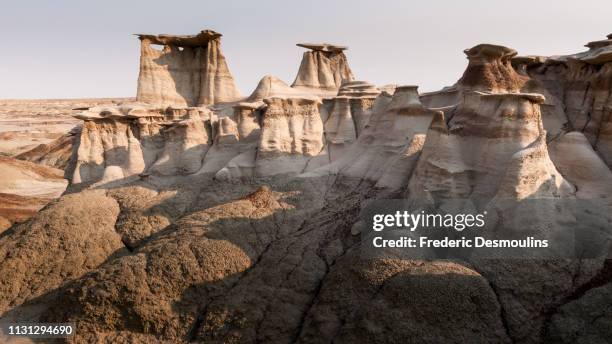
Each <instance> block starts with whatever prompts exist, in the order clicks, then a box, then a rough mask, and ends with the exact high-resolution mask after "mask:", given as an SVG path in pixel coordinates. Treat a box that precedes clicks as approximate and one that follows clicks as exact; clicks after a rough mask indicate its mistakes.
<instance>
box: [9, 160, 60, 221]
mask: <svg viewBox="0 0 612 344" xmlns="http://www.w3.org/2000/svg"><path fill="white" fill-rule="evenodd" d="M0 170H1V171H2V178H1V179H0V232H2V231H3V230H5V229H6V228H8V227H10V226H11V224H13V223H16V222H23V221H25V220H27V219H28V218H30V217H31V216H33V215H34V214H35V213H36V212H37V211H39V210H40V209H41V208H42V207H44V206H45V205H46V204H47V203H49V202H51V201H52V200H53V199H55V198H58V197H60V196H61V194H62V193H63V192H64V190H65V189H66V186H67V185H68V181H67V180H65V179H63V176H64V173H63V171H62V170H59V169H56V168H53V167H49V166H43V165H37V164H35V163H32V162H29V161H21V160H17V159H13V158H8V157H1V156H0Z"/></svg>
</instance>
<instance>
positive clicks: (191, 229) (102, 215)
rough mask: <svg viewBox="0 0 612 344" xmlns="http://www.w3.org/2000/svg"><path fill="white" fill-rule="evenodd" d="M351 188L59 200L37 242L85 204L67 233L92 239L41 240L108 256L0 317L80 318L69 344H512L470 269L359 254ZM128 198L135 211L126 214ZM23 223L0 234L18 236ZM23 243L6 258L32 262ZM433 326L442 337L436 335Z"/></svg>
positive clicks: (353, 184)
mask: <svg viewBox="0 0 612 344" xmlns="http://www.w3.org/2000/svg"><path fill="white" fill-rule="evenodd" d="M358 183H359V182H358V181H357V180H353V181H349V180H344V181H339V180H336V181H334V180H333V179H327V178H319V179H306V180H301V181H295V180H293V181H285V182H283V183H281V184H282V185H272V186H271V187H266V186H263V187H259V188H257V189H255V191H251V192H249V189H250V190H253V189H254V188H255V185H253V186H248V185H244V186H242V187H234V189H233V190H232V191H230V192H228V191H227V190H228V189H229V188H228V186H229V185H218V183H217V185H216V186H215V185H212V184H209V185H199V186H197V187H196V186H195V185H193V183H187V182H186V183H185V184H191V185H190V186H187V185H185V186H183V188H182V189H179V190H176V191H178V192H177V193H174V194H173V196H169V195H168V192H167V191H165V192H164V191H161V190H158V191H152V190H150V189H149V191H144V190H143V187H142V186H141V187H124V188H119V189H114V190H109V191H107V192H104V191H102V190H97V191H86V192H81V193H79V194H76V195H70V196H65V197H64V198H62V200H61V201H60V202H58V203H56V204H54V205H52V206H51V207H49V208H48V209H46V210H45V211H43V212H41V213H40V214H39V215H37V217H35V218H34V219H32V220H31V222H30V224H29V226H30V228H31V232H32V233H39V234H38V235H42V234H40V230H39V229H38V228H46V227H49V226H52V227H57V226H58V225H59V224H52V223H50V221H51V220H53V221H65V222H71V221H72V220H71V219H70V216H71V215H70V214H73V215H74V216H75V217H77V216H79V215H81V214H82V213H80V211H81V210H78V211H77V210H76V209H74V206H75V203H76V202H79V201H82V197H88V198H90V199H92V198H93V200H95V202H91V204H94V203H95V204H98V205H99V207H96V208H97V209H91V208H90V207H88V208H86V209H83V210H82V211H87V212H91V213H92V216H90V219H87V220H84V221H87V222H84V223H75V224H74V225H75V226H78V227H80V228H92V227H91V224H92V223H94V222H98V223H100V225H99V229H98V232H97V233H96V234H95V235H94V234H93V233H89V232H87V233H86V231H85V232H84V231H83V230H82V229H81V230H78V231H77V230H75V229H74V228H72V227H70V228H66V232H61V233H55V232H47V233H45V235H47V236H45V237H44V239H45V240H48V241H50V242H54V240H53V239H52V238H50V237H48V236H49V235H51V234H50V233H54V234H52V235H62V236H65V238H64V240H65V241H69V242H73V241H79V242H82V245H80V246H75V247H73V248H72V251H70V253H71V254H70V255H66V257H74V258H73V259H79V257H82V256H81V254H82V252H84V251H83V250H84V249H86V248H88V246H87V245H92V244H94V245H97V246H101V247H105V248H106V249H97V250H96V251H95V252H98V253H99V254H97V255H95V257H96V259H92V260H91V261H90V262H88V263H86V264H82V263H81V264H76V262H75V263H70V264H68V262H65V263H66V264H64V265H62V266H65V267H66V268H69V267H77V266H78V269H76V271H64V272H63V274H65V275H66V276H67V278H66V279H64V280H62V281H61V282H60V281H56V283H55V284H51V283H43V284H41V285H40V287H39V288H38V289H37V290H36V293H30V294H26V295H21V294H19V293H12V294H9V293H7V294H6V295H7V296H8V297H7V298H6V299H7V300H6V301H5V302H6V303H7V304H8V305H10V306H16V305H19V304H21V303H23V302H24V301H25V302H26V303H25V304H24V305H22V306H20V307H16V308H13V309H12V310H11V311H10V312H8V313H5V314H4V319H11V318H14V317H21V318H23V317H24V316H25V315H27V316H29V317H31V318H32V319H36V320H39V321H60V319H61V320H65V321H76V322H78V324H79V330H78V334H77V336H76V337H73V338H72V339H71V340H70V342H75V343H84V342H108V343H110V342H131V343H148V342H152V341H155V342H157V341H166V342H173V343H179V342H188V341H191V342H219V343H220V342H258V341H259V342H278V343H285V342H304V343H312V342H328V341H332V340H335V341H340V342H354V341H358V340H366V341H376V340H383V341H385V342H393V341H397V340H399V338H407V337H408V336H415V335H416V336H421V337H422V338H423V340H424V341H425V342H430V343H437V342H440V341H452V340H455V339H456V338H461V339H464V340H471V341H475V342H491V341H493V342H509V339H508V337H507V334H506V333H505V330H504V326H503V320H502V317H501V313H500V304H499V303H498V301H497V299H496V296H495V293H494V292H493V290H492V289H491V287H490V286H489V284H488V282H487V280H485V279H484V278H483V277H482V276H480V275H479V274H478V273H477V272H476V271H474V270H472V269H470V268H469V267H466V266H462V265H460V264H456V263H451V262H415V261H401V260H392V259H391V260H389V259H378V260H363V259H361V258H360V257H359V249H358V247H359V239H358V237H355V236H353V235H352V234H351V233H350V229H351V226H352V224H353V220H352V219H354V218H355V217H356V216H357V213H358V212H359V206H358V205H359V202H360V199H361V197H362V196H363V195H364V193H365V192H368V191H367V189H368V188H365V189H364V188H363V187H359V186H358ZM198 187H200V188H201V189H199V190H198V189H197V188H198ZM190 189H191V191H192V192H191V193H189V192H188V191H189V190H190ZM194 189H196V190H194ZM238 189H240V190H238ZM138 190H140V191H138ZM224 190H225V191H224ZM273 190H279V191H273ZM359 190H360V191H359ZM200 192H201V193H204V195H203V196H200V197H199V196H198V193H200ZM240 193H242V194H243V196H237V194H240ZM184 194H191V196H187V199H186V198H185V196H182V195H184ZM213 195H216V201H211V199H213V197H212V196H213ZM245 195H246V196H245ZM139 199H140V200H139ZM142 199H145V201H142ZM153 199H156V200H157V202H153V203H147V200H148V201H151V200H153ZM115 200H116V201H115ZM130 203H131V214H125V215H124V212H126V209H125V207H126V206H127V205H128V204H130ZM186 203H188V204H189V205H187V206H186V205H185V204H186ZM153 204H154V205H153ZM118 205H119V206H118ZM91 207H94V206H91ZM119 208H121V210H119ZM139 208H140V209H141V210H142V212H141V213H140V214H139V216H135V213H134V212H135V211H136V210H137V209H139ZM102 209H106V210H105V211H102ZM118 212H120V214H119V215H117V213H118ZM181 214H182V215H181ZM60 215H62V216H67V217H65V218H59V216H60ZM154 216H158V217H159V216H163V217H166V218H168V219H172V217H173V216H174V217H175V218H177V219H176V220H174V221H173V224H171V225H169V226H167V227H165V228H161V229H160V228H158V229H157V230H156V231H155V234H153V235H151V236H149V237H148V239H147V240H145V241H143V242H141V243H137V244H135V245H134V246H135V247H133V249H132V251H131V252H128V251H127V250H125V249H124V248H122V245H121V243H120V236H121V234H120V233H115V232H114V230H113V224H114V221H115V219H116V218H118V220H117V224H116V225H115V227H116V229H119V228H126V226H128V223H130V222H131V223H142V220H143V218H146V217H154ZM23 228H24V229H25V228H26V227H25V226H24V227H23ZM19 229H20V228H17V230H15V231H14V232H13V231H12V232H11V233H10V236H6V237H4V238H3V240H8V239H9V238H17V237H20V236H21V237H22V236H24V235H25V233H19V232H18V230H19ZM71 233H72V234H71ZM83 234H88V236H87V237H83V236H82V235H83ZM103 238H106V239H103ZM29 242H31V241H29ZM3 245H4V246H5V243H3ZM31 246H32V245H28V246H26V247H23V248H21V249H20V250H19V251H17V252H18V254H16V255H15V256H14V257H13V258H12V260H9V261H12V262H14V263H12V264H18V262H20V263H21V264H26V259H25V256H26V255H27V252H30V251H29V250H32V249H34V248H33V247H31ZM5 247H6V246H5ZM51 247H54V245H51ZM51 251H53V250H49V252H51ZM112 253H114V254H115V257H114V258H113V257H111V254H112ZM56 255H57V253H56ZM59 256H60V257H64V256H63V255H59ZM104 259H107V260H106V262H103V261H104ZM45 263H46V264H50V265H54V264H57V263H58V262H57V261H55V260H49V261H48V262H46V261H44V260H41V261H39V263H36V264H37V266H39V270H40V269H45V267H46V266H47V265H45ZM5 264H6V262H5ZM96 266H97V267H96ZM88 270H89V271H90V272H89V273H87V274H85V275H83V276H82V277H80V278H77V279H73V278H74V277H78V275H80V274H82V273H83V272H86V271H88ZM28 271H29V270H28ZM49 273H50V276H55V275H54V274H55V272H54V271H52V272H49ZM27 278H32V277H30V276H27ZM24 279H26V277H24ZM12 280H13V279H10V278H8V277H7V279H6V282H5V283H6V284H7V285H10V282H11V281H12ZM62 282H63V283H62ZM58 287H59V288H58ZM13 289H15V290H22V288H16V287H15V286H13ZM41 295H42V296H41ZM37 296H40V297H38V298H35V297H37ZM414 300H421V301H419V302H420V303H418V302H417V303H415V302H414ZM431 302H433V304H432V303H431ZM448 304H452V305H454V307H452V308H450V309H449V308H447V306H448ZM6 309H8V308H5V310H6ZM41 309H42V314H41V313H40V312H41ZM471 314H479V316H478V318H477V319H474V318H473V317H472V316H470V315H471ZM440 328H445V329H446V330H444V331H433V329H440ZM391 329H393V331H391ZM396 329H397V330H396ZM377 338H378V339H377Z"/></svg>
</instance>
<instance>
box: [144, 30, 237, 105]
mask: <svg viewBox="0 0 612 344" xmlns="http://www.w3.org/2000/svg"><path fill="white" fill-rule="evenodd" d="M137 36H138V38H139V39H140V41H141V50H140V74H139V76H138V93H137V97H136V98H137V100H138V101H141V102H145V103H149V104H156V105H180V106H202V105H209V104H214V103H218V102H229V101H235V100H238V99H239V98H240V92H239V91H238V89H237V88H236V85H235V83H234V78H233V77H232V74H231V73H230V71H229V68H228V67H227V62H226V61H225V56H223V53H222V52H221V34H220V33H217V32H214V31H211V30H204V31H202V32H200V33H199V34H197V35H193V36H181V35H149V34H137ZM151 45H162V46H163V50H162V51H160V50H157V49H154V48H153V47H152V46H151Z"/></svg>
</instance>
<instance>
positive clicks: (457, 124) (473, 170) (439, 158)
mask: <svg viewBox="0 0 612 344" xmlns="http://www.w3.org/2000/svg"><path fill="white" fill-rule="evenodd" d="M543 101H544V97H542V96H541V95H537V94H524V93H503V94H496V93H483V92H472V93H466V95H465V96H464V101H462V102H461V103H460V104H459V105H458V107H457V108H456V109H455V110H454V112H453V116H452V117H451V119H450V120H449V121H448V123H447V121H446V119H445V117H444V116H442V115H441V114H440V115H438V116H436V119H435V121H434V123H432V125H431V129H430V131H429V133H428V134H427V140H426V142H425V145H424V148H423V153H422V155H421V159H420V160H419V166H418V167H417V168H416V170H415V172H414V175H413V177H412V179H411V182H410V183H411V184H410V189H411V191H410V192H411V193H412V194H416V195H420V194H421V193H422V192H423V191H424V190H426V195H420V196H418V197H425V198H432V197H436V196H438V197H439V196H442V195H443V197H448V198H468V197H474V198H479V199H490V198H492V197H494V196H495V195H496V194H497V193H498V192H501V191H502V189H503V187H504V186H503V184H504V181H503V180H504V178H505V176H506V175H507V174H508V173H513V172H517V173H518V171H513V172H510V170H509V169H510V168H511V167H510V166H511V165H512V164H517V163H519V162H518V161H517V162H513V161H514V160H515V159H518V160H521V161H523V159H526V158H527V157H528V156H529V154H527V151H525V150H527V149H530V147H536V146H540V145H544V146H543V147H544V150H543V151H542V152H541V154H539V155H536V156H537V158H538V159H540V161H539V163H535V164H534V166H533V168H539V167H543V168H544V170H543V171H541V173H542V174H541V175H539V174H538V175H537V176H536V177H537V178H536V180H531V181H530V182H529V183H528V184H525V183H516V182H517V181H514V182H515V183H514V184H511V185H510V187H516V188H517V189H515V190H514V192H515V193H516V195H513V197H518V198H522V197H527V196H530V195H532V194H533V193H535V192H537V191H538V189H539V188H541V187H542V183H544V182H547V181H549V180H552V181H553V183H554V184H555V185H553V186H554V187H558V188H561V187H562V186H563V188H565V187H567V186H564V183H565V184H567V183H566V182H565V181H564V180H563V178H562V177H561V176H560V174H559V173H558V172H557V171H556V169H555V168H554V166H553V165H552V163H551V162H550V159H549V157H548V153H547V151H546V145H545V142H542V140H543V137H545V131H544V129H543V125H542V119H541V114H540V108H539V104H540V103H542V102H543ZM534 145H535V146H534ZM519 164H520V163H519ZM529 172H530V171H522V172H521V173H529ZM531 172H535V171H531ZM537 173H540V172H537ZM538 179H539V180H540V181H537V180H538ZM518 187H529V188H531V189H529V188H528V189H518Z"/></svg>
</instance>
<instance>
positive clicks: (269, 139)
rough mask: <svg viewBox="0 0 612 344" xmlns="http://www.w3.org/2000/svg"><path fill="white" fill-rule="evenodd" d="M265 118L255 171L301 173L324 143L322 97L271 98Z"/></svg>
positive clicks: (319, 151)
mask: <svg viewBox="0 0 612 344" xmlns="http://www.w3.org/2000/svg"><path fill="white" fill-rule="evenodd" d="M265 102H266V105H267V108H266V111H265V113H264V114H263V118H262V125H261V138H260V141H259V145H258V150H257V160H256V163H255V173H256V175H258V176H266V175H274V174H279V173H299V172H302V171H303V170H304V169H305V168H306V165H307V164H308V161H309V160H310V159H311V158H312V157H314V156H316V155H318V154H319V153H321V150H322V149H323V146H324V141H323V122H322V121H321V116H320V114H319V107H320V105H321V102H320V101H319V100H311V99H299V98H289V99H282V98H269V99H266V100H265Z"/></svg>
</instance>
